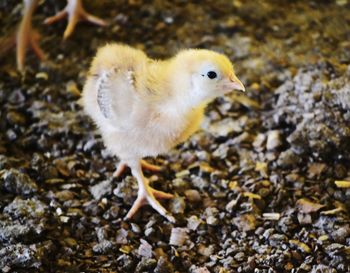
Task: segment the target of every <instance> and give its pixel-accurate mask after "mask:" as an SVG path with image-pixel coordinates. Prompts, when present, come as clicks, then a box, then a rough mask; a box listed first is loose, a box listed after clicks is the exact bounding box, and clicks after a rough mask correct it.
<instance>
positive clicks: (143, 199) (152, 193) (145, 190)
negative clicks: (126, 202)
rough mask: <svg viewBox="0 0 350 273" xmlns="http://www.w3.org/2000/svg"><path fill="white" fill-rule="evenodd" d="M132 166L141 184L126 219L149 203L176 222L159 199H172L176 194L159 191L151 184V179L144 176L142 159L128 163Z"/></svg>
mask: <svg viewBox="0 0 350 273" xmlns="http://www.w3.org/2000/svg"><path fill="white" fill-rule="evenodd" d="M128 165H129V166H130V167H131V172H132V174H133V176H134V177H135V178H136V179H137V183H138V186H139V190H138V194H137V199H136V201H135V202H134V204H133V205H132V207H131V209H130V210H129V212H128V214H127V215H126V217H125V218H126V219H130V218H132V217H133V216H134V214H135V213H136V212H137V211H138V210H139V208H141V207H142V206H143V205H146V204H149V205H150V206H151V207H152V208H153V209H155V210H156V211H157V212H158V213H159V214H161V215H162V216H164V217H165V218H167V219H168V220H169V221H170V222H173V223H174V222H175V218H174V217H173V216H172V215H171V214H170V213H169V212H168V211H167V210H166V209H165V208H164V207H163V206H162V205H161V204H160V203H159V201H158V200H157V198H158V199H171V198H173V197H174V196H173V195H172V194H170V193H165V192H162V191H158V190H155V189H153V188H152V187H150V186H149V181H148V180H147V179H146V178H145V177H144V176H143V173H142V168H141V165H142V164H141V161H134V162H132V163H131V164H128Z"/></svg>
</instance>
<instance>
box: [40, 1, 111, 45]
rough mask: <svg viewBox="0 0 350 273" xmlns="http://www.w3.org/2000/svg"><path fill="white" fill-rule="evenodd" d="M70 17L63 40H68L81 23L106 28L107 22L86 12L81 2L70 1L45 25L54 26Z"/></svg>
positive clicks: (47, 20)
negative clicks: (53, 24) (86, 22)
mask: <svg viewBox="0 0 350 273" xmlns="http://www.w3.org/2000/svg"><path fill="white" fill-rule="evenodd" d="M67 16H68V25H67V27H66V30H65V31H64V34H63V39H67V38H68V37H69V36H70V35H71V34H72V33H73V31H74V28H75V26H76V24H77V23H78V22H79V21H82V20H85V21H88V22H90V23H92V24H95V25H99V26H106V25H107V23H106V21H104V20H102V19H100V18H98V17H96V16H93V15H91V14H89V13H88V12H86V11H85V9H84V7H83V4H82V2H81V0H68V3H67V6H66V7H65V8H64V9H63V10H61V11H60V12H58V13H57V14H56V15H54V16H51V17H49V18H47V19H46V20H45V21H44V23H45V24H49V25H50V24H52V23H54V22H57V21H59V20H61V19H63V18H65V17H67Z"/></svg>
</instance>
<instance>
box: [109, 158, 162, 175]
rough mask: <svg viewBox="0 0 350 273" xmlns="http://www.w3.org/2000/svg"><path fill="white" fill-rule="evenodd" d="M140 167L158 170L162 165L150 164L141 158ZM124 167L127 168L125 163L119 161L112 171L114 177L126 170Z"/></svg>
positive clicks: (153, 170)
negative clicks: (115, 168)
mask: <svg viewBox="0 0 350 273" xmlns="http://www.w3.org/2000/svg"><path fill="white" fill-rule="evenodd" d="M141 167H142V169H143V170H148V171H151V172H159V171H161V169H162V167H159V166H157V165H153V164H150V163H148V162H147V161H146V160H141ZM126 168H127V165H126V164H125V163H124V162H120V163H119V165H118V167H117V170H116V171H115V172H114V173H113V176H114V177H119V176H121V175H122V174H123V172H124V171H125V170H126Z"/></svg>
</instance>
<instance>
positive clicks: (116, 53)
mask: <svg viewBox="0 0 350 273" xmlns="http://www.w3.org/2000/svg"><path fill="white" fill-rule="evenodd" d="M146 58H147V57H146V56H145V55H144V53H143V52H141V51H138V50H135V49H131V48H127V47H124V46H119V45H113V46H106V47H104V48H102V50H100V51H99V52H98V53H97V55H96V57H95V60H94V62H93V64H92V67H91V69H90V74H91V75H92V76H91V77H90V78H89V79H88V81H87V83H86V85H85V87H84V92H83V101H84V106H85V109H86V111H87V112H88V114H90V116H91V117H92V118H93V119H94V120H95V122H96V123H97V124H98V125H101V124H109V125H111V126H113V127H114V128H117V129H125V128H126V127H128V126H131V122H130V120H131V118H132V113H133V110H134V107H135V104H136V103H137V101H138V100H139V97H140V94H139V93H140V92H139V91H138V90H137V88H136V76H135V74H136V73H140V71H141V72H142V69H143V66H144V64H145V63H146Z"/></svg>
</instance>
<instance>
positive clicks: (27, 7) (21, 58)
mask: <svg viewBox="0 0 350 273" xmlns="http://www.w3.org/2000/svg"><path fill="white" fill-rule="evenodd" d="M23 2H24V15H23V18H22V21H21V23H20V24H19V28H18V31H17V37H16V38H17V39H16V40H15V42H16V44H17V68H18V70H20V71H23V69H24V64H25V55H26V51H27V47H28V44H29V45H30V46H31V48H32V49H33V51H34V53H35V54H36V55H37V56H38V58H39V59H40V60H44V59H45V55H44V52H43V51H42V50H41V49H40V47H39V44H38V41H39V33H38V32H36V31H35V30H33V29H32V16H33V13H34V10H35V8H36V5H37V2H38V1H37V0H24V1H23Z"/></svg>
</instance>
